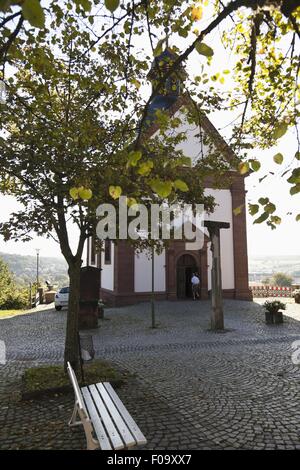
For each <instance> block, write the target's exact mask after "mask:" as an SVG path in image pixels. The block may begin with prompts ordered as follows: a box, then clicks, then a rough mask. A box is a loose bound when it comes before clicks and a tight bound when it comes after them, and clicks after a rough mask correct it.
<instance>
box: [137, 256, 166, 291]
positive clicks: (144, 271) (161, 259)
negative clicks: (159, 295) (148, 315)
mask: <svg viewBox="0 0 300 470" xmlns="http://www.w3.org/2000/svg"><path fill="white" fill-rule="evenodd" d="M148 256H149V255H148ZM148 256H147V253H146V252H142V253H135V255H134V291H135V292H151V290H152V261H151V257H150V259H149V258H148ZM165 264H166V255H165V251H163V252H162V253H161V254H160V255H157V254H155V255H154V290H155V292H165V291H166V269H165Z"/></svg>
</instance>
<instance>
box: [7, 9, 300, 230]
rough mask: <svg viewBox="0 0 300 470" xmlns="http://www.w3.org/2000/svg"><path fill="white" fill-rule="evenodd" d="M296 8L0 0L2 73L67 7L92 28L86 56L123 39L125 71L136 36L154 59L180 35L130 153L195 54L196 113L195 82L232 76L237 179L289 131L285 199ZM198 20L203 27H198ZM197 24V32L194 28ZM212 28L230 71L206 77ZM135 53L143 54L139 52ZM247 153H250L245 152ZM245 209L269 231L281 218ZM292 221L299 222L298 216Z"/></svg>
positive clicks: (201, 101)
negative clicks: (200, 67) (198, 64)
mask: <svg viewBox="0 0 300 470" xmlns="http://www.w3.org/2000/svg"><path fill="white" fill-rule="evenodd" d="M299 5H300V0H228V1H223V0H214V1H212V2H208V1H207V0H201V1H195V2H191V1H190V0H186V1H181V0H158V1H151V0H132V1H131V2H127V1H126V2H125V1H123V0H94V1H91V0H66V1H65V2H61V1H58V0H51V1H50V2H49V4H48V5H47V7H45V8H43V5H42V4H40V1H39V0H23V1H18V2H16V1H12V0H3V1H2V2H0V10H2V12H3V14H2V18H1V22H0V31H2V39H1V40H2V43H1V45H0V57H2V62H3V68H4V66H5V63H14V60H15V58H16V57H17V56H18V47H17V45H18V44H19V41H20V37H21V34H22V33H23V34H26V35H28V37H29V38H30V40H31V41H32V43H34V42H35V40H36V37H37V36H38V34H37V33H36V32H35V31H34V32H33V29H32V28H31V26H33V27H36V28H40V31H44V30H45V28H46V26H45V25H47V21H46V20H47V19H48V22H49V23H50V26H49V27H50V28H53V29H55V28H59V27H60V25H61V23H62V21H63V18H64V10H65V9H66V8H67V9H68V10H72V8H75V9H76V15H77V17H79V18H81V20H82V23H83V24H85V25H86V27H88V28H89V30H91V31H92V35H91V37H90V39H89V40H88V41H87V44H86V52H87V51H90V50H91V49H93V48H97V47H98V46H102V44H103V40H104V38H105V40H107V38H110V40H111V41H114V40H115V39H117V40H120V39H121V40H123V39H125V42H126V45H127V51H126V52H125V51H124V53H125V55H126V57H127V65H129V66H130V62H131V61H132V60H133V56H134V55H136V54H134V50H135V49H136V50H138V51H139V53H141V48H140V46H139V45H138V39H139V38H140V39H141V40H142V42H143V43H144V38H147V37H148V39H149V45H150V48H151V49H152V52H153V54H154V55H158V54H159V53H160V51H161V50H162V48H163V47H164V46H165V45H166V44H170V41H171V40H172V37H175V36H177V37H178V36H179V37H181V38H184V39H185V40H186V41H184V44H186V42H187V43H188V45H187V46H186V45H185V46H184V47H182V48H179V49H178V50H177V52H178V57H177V59H176V60H175V61H174V63H172V66H171V67H170V68H169V70H168V71H166V72H165V73H164V74H162V75H163V76H161V77H160V80H159V81H158V83H157V86H156V87H154V89H153V92H152V94H151V95H150V96H149V98H148V99H147V100H146V102H145V107H144V112H143V117H142V126H141V127H140V132H138V135H137V139H136V145H135V148H136V149H138V148H139V147H140V145H141V141H140V140H141V139H140V137H141V135H142V132H141V131H142V128H143V124H144V123H145V119H146V116H147V113H148V109H149V105H150V103H151V100H152V99H153V97H154V96H155V95H156V94H157V92H158V90H159V88H160V87H161V85H162V84H163V83H165V82H166V79H167V78H168V77H170V76H171V75H172V74H173V73H175V72H176V71H178V69H179V67H180V65H181V64H182V63H183V62H184V61H185V60H186V59H188V57H189V56H190V55H191V54H192V53H193V52H197V53H198V54H200V55H201V56H202V57H203V58H205V57H207V62H208V69H207V72H205V73H204V72H203V71H202V74H201V75H199V76H198V77H196V78H195V80H192V81H189V82H188V87H187V88H188V92H189V93H191V94H192V95H193V98H194V99H195V101H196V103H197V104H198V105H199V106H200V107H201V109H202V111H203V110H204V111H205V112H207V111H209V110H210V109H211V108H209V107H208V106H207V105H206V103H205V95H206V93H207V90H204V88H203V85H205V84H206V83H207V82H209V83H210V81H211V80H212V81H213V84H215V85H217V84H220V83H221V84H222V83H224V81H225V80H226V74H227V73H230V72H232V76H233V78H234V79H235V82H236V88H235V89H234V90H232V92H230V93H228V92H227V100H226V103H224V104H223V106H224V107H225V108H227V109H231V110H232V111H235V112H236V115H237V117H236V119H235V121H234V125H233V126H232V138H231V145H232V146H233V148H234V149H235V151H236V152H237V153H238V154H239V158H240V171H241V173H242V174H247V173H249V172H253V171H259V169H260V166H261V165H260V159H259V157H258V156H257V149H258V148H262V149H264V148H270V147H272V146H273V145H276V143H277V141H278V140H279V139H280V138H281V137H282V136H283V135H284V134H285V133H286V132H287V130H288V129H291V128H293V127H295V136H296V138H295V152H294V153H293V155H282V154H281V153H275V154H274V161H275V163H276V164H278V168H279V170H278V172H279V174H280V176H281V177H282V178H285V179H286V180H287V181H288V183H289V184H290V185H291V187H290V194H291V195H292V196H293V195H295V194H299V192H300V170H299V161H300V139H299V131H298V128H297V123H298V121H299V110H298V103H299V96H300V95H299V93H300V91H299V83H298V75H299V63H300V60H299V52H298V51H299V38H300V30H299V18H300V8H299ZM99 19H100V21H99ZM201 20H203V21H204V20H205V22H203V23H201V22H200V23H199V21H201ZM202 24H205V27H202V29H200V28H198V25H200V26H202ZM47 27H48V25H47ZM216 28H219V30H220V32H221V34H222V41H223V44H224V45H225V46H226V47H227V48H228V50H229V51H230V53H231V52H232V51H233V52H234V53H235V54H236V63H235V66H234V69H233V70H226V71H224V73H223V72H222V71H219V72H218V73H216V74H210V73H209V64H210V63H211V59H212V56H213V53H214V51H213V50H212V48H211V47H210V46H209V35H210V33H211V32H212V31H214V30H215V29H216ZM165 33H166V34H165ZM204 40H205V41H208V43H206V42H204ZM142 49H144V50H143V52H144V56H145V57H146V56H147V54H148V52H147V51H146V49H147V48H146V47H144V48H142ZM86 52H85V53H86ZM148 60H149V57H148ZM146 62H147V60H146ZM126 70H128V71H129V70H130V72H129V73H128V76H127V79H128V80H129V79H131V80H133V82H134V83H135V84H136V85H137V86H140V81H139V79H138V78H137V77H135V76H134V73H133V71H132V70H131V69H130V67H129V68H128V67H126ZM199 85H200V86H201V87H202V89H200V87H199ZM208 88H209V87H208V85H207V89H208ZM253 149H256V152H255V153H254V152H252V154H251V150H253ZM282 163H284V165H285V168H284V169H283V170H282V171H281V172H280V166H279V165H281V164H282ZM272 175H273V172H271V171H270V172H268V173H267V174H264V175H262V177H261V178H260V182H264V181H265V179H266V178H270V177H272ZM249 212H250V214H251V215H252V216H256V218H255V220H254V223H262V222H266V223H267V224H268V225H269V226H270V227H271V228H276V226H278V225H279V224H280V223H281V218H280V217H279V216H278V215H277V214H276V205H275V204H274V202H271V201H270V200H269V198H268V197H261V198H259V200H258V201H257V203H255V204H254V203H252V204H249ZM295 217H296V220H297V221H300V214H296V215H295Z"/></svg>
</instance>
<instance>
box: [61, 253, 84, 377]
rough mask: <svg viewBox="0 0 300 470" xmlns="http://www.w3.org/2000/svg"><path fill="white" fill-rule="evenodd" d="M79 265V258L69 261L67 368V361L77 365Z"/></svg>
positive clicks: (76, 366) (75, 367)
mask: <svg viewBox="0 0 300 470" xmlns="http://www.w3.org/2000/svg"><path fill="white" fill-rule="evenodd" d="M80 267H81V260H80V262H78V261H77V260H76V261H74V262H70V263H69V270H68V272H69V279H70V293H69V304H68V317H67V330H66V341H65V358H64V366H65V370H66V368H67V362H68V361H69V362H70V363H71V365H72V367H73V369H74V370H77V369H78V367H79V345H78V315H79V300H80Z"/></svg>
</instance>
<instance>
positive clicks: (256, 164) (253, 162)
mask: <svg viewBox="0 0 300 470" xmlns="http://www.w3.org/2000/svg"><path fill="white" fill-rule="evenodd" d="M260 166H261V165H260V162H259V161H258V160H251V168H252V170H253V171H258V170H259V169H260Z"/></svg>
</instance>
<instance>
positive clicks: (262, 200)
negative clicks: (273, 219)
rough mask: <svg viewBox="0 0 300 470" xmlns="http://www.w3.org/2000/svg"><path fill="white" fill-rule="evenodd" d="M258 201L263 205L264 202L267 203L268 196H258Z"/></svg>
mask: <svg viewBox="0 0 300 470" xmlns="http://www.w3.org/2000/svg"><path fill="white" fill-rule="evenodd" d="M258 202H259V203H260V204H261V205H262V206H265V205H266V204H268V202H269V198H268V197H260V198H259V200H258Z"/></svg>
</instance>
